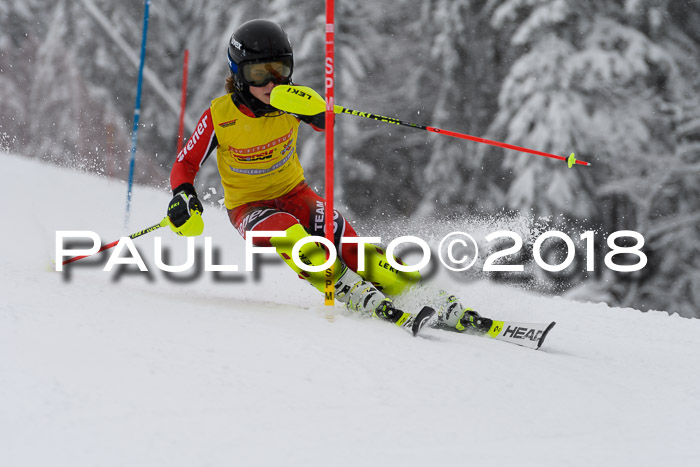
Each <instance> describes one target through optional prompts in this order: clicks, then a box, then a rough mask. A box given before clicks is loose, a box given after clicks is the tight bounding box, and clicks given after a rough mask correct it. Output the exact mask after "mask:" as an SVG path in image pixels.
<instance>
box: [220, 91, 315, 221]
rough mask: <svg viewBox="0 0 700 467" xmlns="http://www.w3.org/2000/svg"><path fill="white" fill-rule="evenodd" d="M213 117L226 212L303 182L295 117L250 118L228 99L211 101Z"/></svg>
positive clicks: (227, 96)
mask: <svg viewBox="0 0 700 467" xmlns="http://www.w3.org/2000/svg"><path fill="white" fill-rule="evenodd" d="M211 117H212V123H213V126H214V131H215V132H216V138H217V140H218V141H219V146H218V148H217V150H216V160H217V165H218V167H219V174H220V175H221V184H222V185H223V187H224V203H225V205H226V208H228V209H232V208H235V207H236V206H240V205H241V204H246V203H250V202H252V201H261V200H269V199H275V198H278V197H280V196H282V195H284V194H286V193H288V192H289V191H290V190H291V189H292V188H294V187H295V186H297V185H298V184H299V183H300V182H302V181H303V180H304V169H302V167H301V164H300V163H299V157H298V156H297V151H296V144H297V135H298V131H299V120H297V118H296V117H294V116H292V115H289V114H285V113H283V114H281V115H275V116H262V117H258V118H253V117H249V116H248V115H246V114H244V113H243V112H241V111H240V109H238V107H236V105H235V104H234V103H233V99H232V98H231V95H230V94H227V95H225V96H221V97H219V98H217V99H214V100H213V101H212V103H211Z"/></svg>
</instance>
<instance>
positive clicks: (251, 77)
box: [239, 57, 292, 87]
mask: <svg viewBox="0 0 700 467" xmlns="http://www.w3.org/2000/svg"><path fill="white" fill-rule="evenodd" d="M239 76H240V77H241V78H242V80H243V82H244V83H245V84H247V85H248V86H254V87H262V86H265V85H267V83H269V82H271V81H272V82H274V83H276V84H288V83H289V81H290V78H291V77H292V59H291V58H289V57H285V58H281V59H279V60H271V61H269V62H253V63H243V64H242V65H241V66H240V74H239Z"/></svg>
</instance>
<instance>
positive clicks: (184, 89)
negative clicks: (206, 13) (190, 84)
mask: <svg viewBox="0 0 700 467" xmlns="http://www.w3.org/2000/svg"><path fill="white" fill-rule="evenodd" d="M189 57H190V52H189V50H187V49H185V60H184V63H183V65H182V98H181V99H180V126H179V127H178V129H177V153H178V154H180V151H182V144H183V143H182V139H183V133H184V129H185V105H186V103H187V68H188V62H189Z"/></svg>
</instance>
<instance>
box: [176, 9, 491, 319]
mask: <svg viewBox="0 0 700 467" xmlns="http://www.w3.org/2000/svg"><path fill="white" fill-rule="evenodd" d="M228 64H229V68H230V72H231V73H230V75H229V76H228V77H227V78H226V94H225V95H223V96H221V97H218V98H216V99H214V100H213V101H212V102H211V106H210V107H209V108H208V109H207V110H206V111H204V113H203V114H202V116H201V117H200V119H199V122H198V123H197V126H196V127H195V131H194V132H193V134H192V137H191V138H190V140H189V141H188V142H187V145H186V146H185V147H184V148H183V149H182V151H181V152H180V153H179V154H178V155H177V159H176V161H175V163H174V165H173V168H172V171H171V174H170V183H171V187H172V189H173V199H172V201H171V202H170V204H169V205H168V217H169V219H170V223H171V225H170V227H171V228H172V230H173V231H174V232H175V233H177V234H179V235H185V236H194V235H200V234H201V233H202V231H203V228H204V224H203V221H202V217H201V214H202V212H203V211H204V207H203V205H202V203H201V202H200V200H199V199H198V197H197V192H196V191H195V188H194V185H193V184H194V179H195V176H196V174H197V172H198V170H199V168H200V167H201V166H202V164H203V163H204V162H205V160H206V159H207V158H208V156H209V155H210V154H211V152H212V151H213V150H214V149H216V158H217V164H218V169H219V174H220V176H221V183H222V185H223V187H224V203H225V206H226V209H227V211H228V215H229V219H230V220H231V223H232V224H233V226H234V227H235V228H236V229H237V230H238V232H239V233H240V234H241V236H243V237H244V238H246V236H247V235H249V234H250V232H256V231H258V232H260V231H283V232H285V234H286V236H285V237H255V238H254V239H253V244H254V245H255V246H260V247H263V246H268V247H269V246H273V247H274V248H275V249H276V251H277V253H278V254H279V255H280V256H281V257H282V259H283V260H284V261H285V262H286V263H287V264H288V265H289V266H290V267H291V268H292V269H293V270H294V271H295V272H296V273H297V274H299V276H300V277H303V278H304V279H306V280H307V281H308V282H309V283H311V285H313V286H314V287H316V288H317V289H318V290H320V291H322V292H323V291H324V287H325V281H326V279H327V278H326V277H325V271H324V272H316V273H314V272H308V271H305V270H302V269H301V268H299V267H298V266H297V265H296V264H295V263H294V262H293V261H292V259H291V258H292V248H293V247H294V245H295V244H296V243H297V242H298V241H299V240H301V239H303V238H306V237H309V236H319V237H323V236H324V226H325V215H326V212H325V201H324V199H323V198H321V197H320V196H319V195H318V194H317V193H316V192H314V191H313V190H312V189H311V188H310V187H309V186H308V185H307V184H306V182H305V181H304V172H303V169H302V167H301V164H300V163H299V157H298V156H297V132H298V128H299V124H300V122H304V123H306V124H309V125H311V126H312V127H313V128H314V129H315V130H317V131H323V130H324V126H325V118H324V114H323V113H321V114H318V115H315V116H297V115H291V114H288V113H284V112H282V111H280V110H278V109H276V108H274V107H272V106H271V105H270V92H271V91H272V89H273V88H274V87H275V86H277V85H279V84H292V71H293V69H294V55H293V52H292V46H291V43H290V41H289V39H288V37H287V34H286V33H285V31H284V30H283V29H282V27H280V26H279V25H278V24H276V23H274V22H272V21H267V20H263V19H256V20H251V21H248V22H246V23H244V24H243V25H241V26H240V27H239V28H238V29H237V30H236V31H235V32H234V33H233V35H232V36H231V39H230V41H229V46H228ZM333 215H334V232H335V235H334V243H335V246H336V251H337V252H338V258H337V259H336V262H335V264H334V265H333V269H332V270H333V271H334V277H332V278H331V280H332V281H333V284H335V296H336V298H337V299H338V300H339V301H340V302H343V303H345V304H346V306H347V307H348V308H349V309H351V310H353V311H357V312H363V313H367V314H372V315H373V316H376V317H379V318H382V319H385V320H388V321H391V322H393V323H396V324H397V325H398V326H402V327H410V326H411V323H412V321H413V315H412V314H411V313H406V312H403V311H401V310H399V309H397V308H396V307H395V306H394V303H393V301H392V299H391V298H390V297H391V296H396V295H398V294H401V293H404V292H406V291H407V290H408V289H409V288H410V287H412V286H413V285H415V284H417V283H418V282H419V281H420V279H421V278H420V274H419V273H417V272H412V273H407V272H401V271H397V270H395V269H393V268H390V269H388V268H385V267H384V266H385V265H387V264H388V263H387V258H386V255H385V252H384V250H382V249H381V248H377V247H376V246H374V245H365V246H363V247H362V248H363V252H364V269H365V270H364V271H362V270H359V272H358V253H359V251H358V245H357V244H352V243H346V242H343V243H341V241H340V240H341V238H342V237H357V233H356V232H355V230H354V229H353V227H352V226H351V225H350V223H349V222H348V221H347V220H346V219H345V218H344V217H343V216H342V215H341V214H340V213H339V212H338V211H337V210H334V213H333ZM299 258H301V259H302V260H303V261H304V262H306V263H307V264H309V265H313V266H318V265H322V264H324V263H325V262H326V250H325V249H324V248H323V247H321V246H320V245H319V244H318V243H316V242H309V243H306V244H305V245H304V246H303V247H302V248H301V250H300V252H299ZM438 301H439V302H440V303H439V304H438V305H437V306H436V308H437V309H438V321H439V323H438V324H440V325H441V326H444V327H448V328H451V329H454V330H458V331H462V330H465V328H467V327H470V326H471V327H480V326H478V325H479V321H481V320H477V319H476V318H478V317H479V315H478V314H477V313H476V312H474V311H473V310H471V309H468V308H465V307H464V306H462V305H461V304H460V303H459V301H458V300H457V299H456V298H455V297H454V296H451V295H449V294H447V293H444V292H440V297H439V300H438ZM488 321H490V320H488ZM483 324H485V325H487V326H488V325H489V324H488V323H483Z"/></svg>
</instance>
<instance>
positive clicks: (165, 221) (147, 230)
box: [61, 216, 170, 266]
mask: <svg viewBox="0 0 700 467" xmlns="http://www.w3.org/2000/svg"><path fill="white" fill-rule="evenodd" d="M169 222H170V219H168V216H165V217H164V218H163V220H162V221H160V223H158V224H154V225H152V226H150V227H147V228H145V229H143V230H139V231H138V232H136V233H133V234H131V235H129V238H130V239H132V240H133V239H135V238H137V237H140V236H141V235H145V234H147V233H150V232H153V231H154V230H156V229H160V228H161V227H165V226H167V225H168V223H169ZM118 243H119V240H117V241H116V242H112V243H109V244H107V245H105V246H103V247H102V248H100V249H99V250H97V251H96V252H95V253H94V254H97V253H100V252H102V251H105V250H109V249H110V248H114V247H115V246H117V244H118ZM88 256H92V255H84V256H74V257H72V258H69V259H67V260H65V261H63V263H61V264H63V265H64V266H65V265H66V264H68V263H72V262H74V261H78V260H80V259H83V258H87V257H88Z"/></svg>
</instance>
